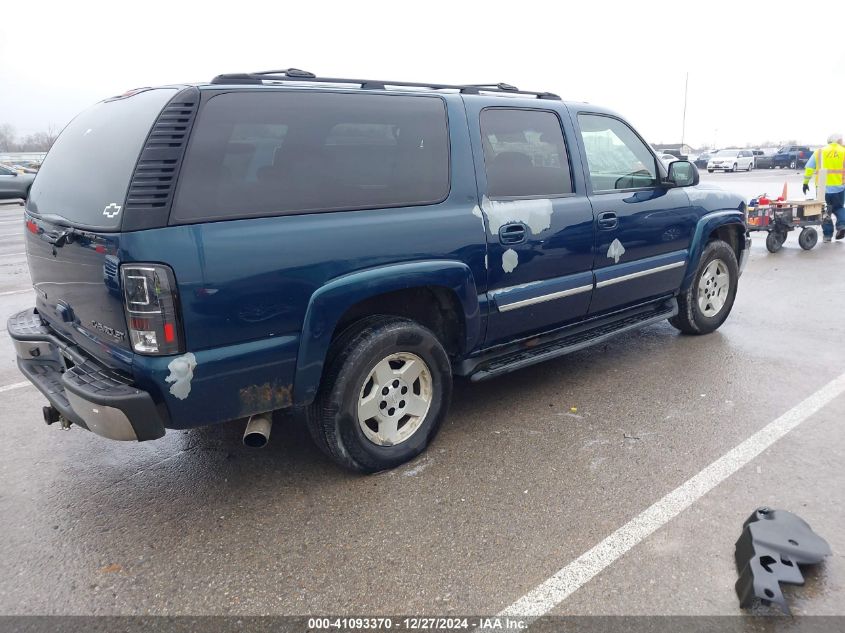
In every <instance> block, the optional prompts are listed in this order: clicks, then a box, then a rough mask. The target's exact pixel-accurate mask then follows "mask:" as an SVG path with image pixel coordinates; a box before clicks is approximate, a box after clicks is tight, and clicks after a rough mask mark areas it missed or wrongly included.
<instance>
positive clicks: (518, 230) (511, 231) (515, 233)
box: [499, 222, 526, 244]
mask: <svg viewBox="0 0 845 633" xmlns="http://www.w3.org/2000/svg"><path fill="white" fill-rule="evenodd" d="M525 228H526V227H525V225H524V224H523V223H522V222H513V223H511V224H505V225H504V226H502V228H500V229H499V241H500V242H501V243H502V244H521V243H522V242H524V241H525Z"/></svg>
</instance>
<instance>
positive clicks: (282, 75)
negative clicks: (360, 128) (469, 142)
mask: <svg viewBox="0 0 845 633" xmlns="http://www.w3.org/2000/svg"><path fill="white" fill-rule="evenodd" d="M265 81H296V82H300V81H306V82H314V83H329V84H357V85H358V86H360V87H361V88H362V89H363V90H385V89H387V87H388V86H395V87H397V88H431V89H432V90H456V91H458V92H460V93H461V94H480V93H482V92H504V93H508V94H520V95H530V96H534V97H536V98H538V99H556V100H558V101H559V100H560V97H559V96H557V95H556V94H553V93H551V92H532V91H530V90H520V89H519V88H517V87H516V86H512V85H510V84H506V83H490V84H464V85H460V84H458V85H452V84H432V83H417V82H413V81H386V80H380V79H340V78H337V77H317V76H316V75H315V74H314V73H310V72H308V71H307V70H300V69H299V68H286V69H284V70H264V71H261V72H255V73H230V74H226V75H217V76H216V77H215V78H214V79H212V80H211V83H213V84H261V83H263V82H265Z"/></svg>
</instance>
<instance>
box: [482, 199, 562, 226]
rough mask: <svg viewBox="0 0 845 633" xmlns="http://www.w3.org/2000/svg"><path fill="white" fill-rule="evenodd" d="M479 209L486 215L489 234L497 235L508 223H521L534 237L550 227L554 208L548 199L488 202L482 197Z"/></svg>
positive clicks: (488, 200)
mask: <svg viewBox="0 0 845 633" xmlns="http://www.w3.org/2000/svg"><path fill="white" fill-rule="evenodd" d="M481 207H482V208H483V209H484V213H486V214H487V219H488V220H489V223H490V233H492V234H493V235H498V233H499V229H500V228H502V227H503V226H504V225H505V224H508V223H509V222H522V223H523V224H525V225H526V226H527V227H528V228H529V229H531V232H532V233H533V234H534V235H538V234H540V233H542V232H543V231H546V230H548V229H550V228H551V226H552V213H553V212H554V206H553V205H552V201H551V200H549V199H548V198H542V199H538V200H490V199H489V198H488V197H487V196H484V198H482V200H481Z"/></svg>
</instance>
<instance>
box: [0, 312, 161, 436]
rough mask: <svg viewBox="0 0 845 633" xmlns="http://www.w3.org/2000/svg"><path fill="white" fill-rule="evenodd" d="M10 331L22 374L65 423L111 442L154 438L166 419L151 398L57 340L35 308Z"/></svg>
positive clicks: (17, 318) (9, 326)
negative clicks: (79, 427)
mask: <svg viewBox="0 0 845 633" xmlns="http://www.w3.org/2000/svg"><path fill="white" fill-rule="evenodd" d="M7 329H8V332H9V336H10V337H11V338H12V342H13V343H14V345H15V351H16V352H17V357H18V359H17V360H18V367H19V368H20V370H21V372H22V373H23V374H24V376H26V377H27V379H29V381H30V382H31V383H32V384H33V385H35V386H36V387H37V388H38V390H39V391H40V392H41V393H43V394H44V396H45V397H46V398H47V400H49V402H50V404H51V405H52V406H53V407H54V408H55V409H56V410H57V411H58V412H59V414H60V415H61V416H62V417H63V418H65V419H66V420H67V421H69V422H72V423H74V424H77V425H79V426H81V427H83V428H86V429H88V430H89V431H93V432H94V433H97V434H98V435H102V436H103V437H107V438H109V439H113V440H138V441H144V440H154V439H157V438H159V437H162V436H163V435H164V433H165V431H164V428H165V420H164V419H163V417H162V414H161V413H160V410H159V408H158V407H156V405H155V403H154V402H153V399H152V397H151V396H150V394H149V393H147V392H146V391H143V390H141V389H138V388H136V387H135V386H133V385H132V384H131V381H130V380H128V379H126V378H124V377H123V376H120V375H118V374H116V373H115V372H112V371H111V370H109V369H108V368H107V367H105V366H103V365H102V364H100V363H98V362H97V361H95V360H94V359H92V358H90V357H89V356H87V355H84V354H83V353H82V352H80V351H79V349H78V348H77V347H76V346H74V345H70V344H68V343H67V342H65V341H64V340H63V339H60V338H59V337H58V336H56V335H55V334H54V333H53V331H52V330H51V329H50V327H49V326H48V325H47V324H45V323H44V322H43V321H42V320H41V317H40V316H39V315H38V313H37V312H36V311H35V310H34V309H29V310H24V311H23V312H20V313H18V314H15V315H13V316H11V317H10V318H9V320H8V322H7Z"/></svg>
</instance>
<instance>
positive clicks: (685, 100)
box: [681, 71, 689, 154]
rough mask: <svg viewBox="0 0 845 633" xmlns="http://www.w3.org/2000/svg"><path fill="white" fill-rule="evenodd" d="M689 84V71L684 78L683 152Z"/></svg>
mask: <svg viewBox="0 0 845 633" xmlns="http://www.w3.org/2000/svg"><path fill="white" fill-rule="evenodd" d="M688 86H689V71H688V72H687V74H686V77H685V78H684V118H683V121H682V123H681V153H682V154H683V153H684V137H685V136H686V133H687V87H688Z"/></svg>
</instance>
